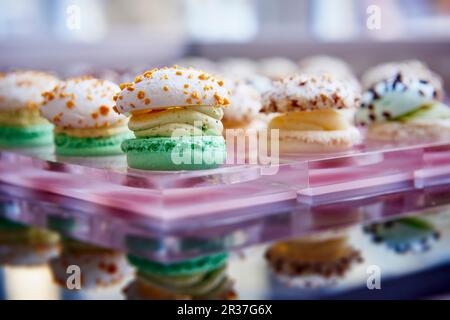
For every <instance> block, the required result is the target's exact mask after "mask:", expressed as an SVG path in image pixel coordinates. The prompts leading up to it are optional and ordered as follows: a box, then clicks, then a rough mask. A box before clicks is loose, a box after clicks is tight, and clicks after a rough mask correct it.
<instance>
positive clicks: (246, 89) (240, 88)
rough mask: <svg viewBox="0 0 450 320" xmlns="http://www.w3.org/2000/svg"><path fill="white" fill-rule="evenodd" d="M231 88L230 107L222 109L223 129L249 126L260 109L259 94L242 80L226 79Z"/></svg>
mask: <svg viewBox="0 0 450 320" xmlns="http://www.w3.org/2000/svg"><path fill="white" fill-rule="evenodd" d="M227 87H228V88H229V89H230V90H231V95H230V107H229V108H226V109H225V110H224V116H223V120H222V123H223V126H224V128H225V129H237V128H250V127H252V123H253V122H254V121H255V120H256V119H257V116H258V114H259V110H260V109H261V94H260V93H259V92H258V91H257V90H256V89H255V88H253V87H252V86H251V85H248V84H246V83H245V82H244V81H232V80H229V81H227Z"/></svg>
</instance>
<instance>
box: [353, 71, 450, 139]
mask: <svg viewBox="0 0 450 320" xmlns="http://www.w3.org/2000/svg"><path fill="white" fill-rule="evenodd" d="M438 90H439V88H438V87H436V86H435V85H434V84H433V83H431V82H429V81H428V80H425V79H421V78H418V77H417V76H416V75H413V72H412V71H409V72H406V73H403V72H399V73H397V74H395V75H394V76H393V77H391V78H388V79H385V80H381V81H380V82H377V83H376V84H374V85H373V86H371V87H369V88H367V90H366V91H365V92H364V94H363V96H362V100H361V108H360V109H359V111H358V113H357V115H356V120H357V123H358V124H359V125H363V126H368V137H369V138H371V139H376V140H391V141H422V140H429V139H440V138H446V137H448V136H449V135H450V108H449V107H448V106H446V105H444V104H443V103H441V102H440V101H439V100H438V94H437V92H438Z"/></svg>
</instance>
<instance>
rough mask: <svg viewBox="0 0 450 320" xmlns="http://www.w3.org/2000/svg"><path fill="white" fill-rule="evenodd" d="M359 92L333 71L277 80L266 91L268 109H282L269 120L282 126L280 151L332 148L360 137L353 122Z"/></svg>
mask: <svg viewBox="0 0 450 320" xmlns="http://www.w3.org/2000/svg"><path fill="white" fill-rule="evenodd" d="M359 98H360V97H359V94H358V92H357V91H356V90H355V89H354V88H353V87H351V86H349V85H348V83H347V82H345V81H343V80H338V79H336V78H334V77H332V76H330V75H320V76H318V75H306V74H302V75H298V76H293V77H289V78H286V79H283V80H282V81H278V82H275V83H274V87H273V89H272V90H270V91H269V92H267V93H266V94H264V95H263V108H262V111H263V112H265V113H271V112H275V113H280V114H281V115H278V116H275V117H274V118H273V119H272V120H271V122H270V123H269V129H279V138H280V152H284V153H289V152H292V153H295V152H333V151H340V150H345V149H348V148H350V147H351V146H353V145H354V144H356V143H358V142H359V141H360V133H359V131H358V129H357V128H356V127H355V126H354V124H353V115H354V112H355V110H356V108H357V107H358V105H359Z"/></svg>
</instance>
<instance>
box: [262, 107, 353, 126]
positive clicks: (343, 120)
mask: <svg viewBox="0 0 450 320" xmlns="http://www.w3.org/2000/svg"><path fill="white" fill-rule="evenodd" d="M350 127H352V122H351V117H349V116H348V115H347V114H345V113H344V111H343V110H335V109H324V110H312V111H301V112H288V113H285V114H282V115H279V116H276V117H274V118H273V119H272V120H271V121H270V123H269V129H280V130H291V131H334V130H346V129H348V128H350Z"/></svg>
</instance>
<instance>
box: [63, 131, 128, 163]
mask: <svg viewBox="0 0 450 320" xmlns="http://www.w3.org/2000/svg"><path fill="white" fill-rule="evenodd" d="M132 137H134V136H133V135H132V134H131V133H128V132H127V133H124V134H119V135H115V136H111V137H106V138H77V137H70V136H68V135H65V134H57V135H56V136H55V145H56V154H57V155H60V156H66V157H103V156H111V155H119V154H122V153H123V152H122V149H121V147H120V146H121V144H122V142H123V141H124V140H126V139H129V138H132Z"/></svg>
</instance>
